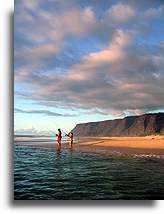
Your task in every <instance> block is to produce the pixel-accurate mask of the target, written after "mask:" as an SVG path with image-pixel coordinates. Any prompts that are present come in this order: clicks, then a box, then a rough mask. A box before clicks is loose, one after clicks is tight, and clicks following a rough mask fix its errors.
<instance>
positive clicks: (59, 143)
mask: <svg viewBox="0 0 164 214" xmlns="http://www.w3.org/2000/svg"><path fill="white" fill-rule="evenodd" d="M56 136H57V142H58V146H59V147H61V139H62V133H61V129H58V133H57V134H56Z"/></svg>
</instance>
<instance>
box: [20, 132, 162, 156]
mask: <svg viewBox="0 0 164 214" xmlns="http://www.w3.org/2000/svg"><path fill="white" fill-rule="evenodd" d="M83 138H84V137H83ZM87 138H88V137H87ZM89 138H90V139H92V137H89ZM93 138H94V140H93V141H92V140H90V141H87V142H83V141H82V142H79V143H74V144H73V146H72V147H71V146H70V145H69V144H68V142H67V143H63V144H62V146H61V149H72V150H75V151H84V152H94V153H102V154H106V155H110V154H124V155H132V154H143V155H149V154H152V155H164V136H154V135H153V136H145V137H98V138H97V140H95V138H96V137H93ZM16 144H17V145H21V146H30V147H33V148H51V149H53V148H54V149H58V146H57V144H53V143H35V144H32V143H30V144H21V143H16Z"/></svg>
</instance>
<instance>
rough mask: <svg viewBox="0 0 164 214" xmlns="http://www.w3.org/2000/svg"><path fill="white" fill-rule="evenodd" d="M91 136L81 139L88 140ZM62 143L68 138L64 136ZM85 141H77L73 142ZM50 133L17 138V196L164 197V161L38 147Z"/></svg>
mask: <svg viewBox="0 0 164 214" xmlns="http://www.w3.org/2000/svg"><path fill="white" fill-rule="evenodd" d="M87 140H89V139H85V141H87ZM63 141H64V142H65V143H66V142H67V139H66V138H65V139H63ZM80 141H84V139H80V138H79V139H76V140H75V143H77V144H78V142H80ZM38 142H39V143H40V144H42V143H45V142H46V143H47V144H54V142H55V141H54V138H53V137H46V136H42V137H38V136H33V137H27V136H25V137H23V136H17V137H15V143H14V199H15V200H121V199H125V200H128V199H129V200H156V199H164V159H163V158H162V157H159V156H151V155H150V156H149V155H146V156H144V155H137V156H136V155H134V156H122V155H104V154H103V153H101V152H96V153H95V152H94V151H89V152H86V151H80V150H76V149H75V150H74V148H72V149H71V148H69V147H68V148H63V149H61V150H57V149H56V147H55V146H54V147H38V146H35V145H36V144H37V143H38Z"/></svg>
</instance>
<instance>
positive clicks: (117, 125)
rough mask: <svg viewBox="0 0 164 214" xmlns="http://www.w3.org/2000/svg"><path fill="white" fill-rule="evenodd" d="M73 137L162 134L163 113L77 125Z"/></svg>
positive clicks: (163, 128) (163, 126)
mask: <svg viewBox="0 0 164 214" xmlns="http://www.w3.org/2000/svg"><path fill="white" fill-rule="evenodd" d="M72 132H73V133H74V135H75V136H111V137H112V136H143V135H151V134H164V113H154V114H144V115H140V116H129V117H125V118H123V119H116V120H106V121H100V122H89V123H81V124H77V125H76V127H75V128H74V129H73V130H72Z"/></svg>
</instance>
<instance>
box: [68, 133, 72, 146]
mask: <svg viewBox="0 0 164 214" xmlns="http://www.w3.org/2000/svg"><path fill="white" fill-rule="evenodd" d="M67 136H68V137H69V138H70V140H71V147H72V145H73V132H70V133H69V134H67Z"/></svg>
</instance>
